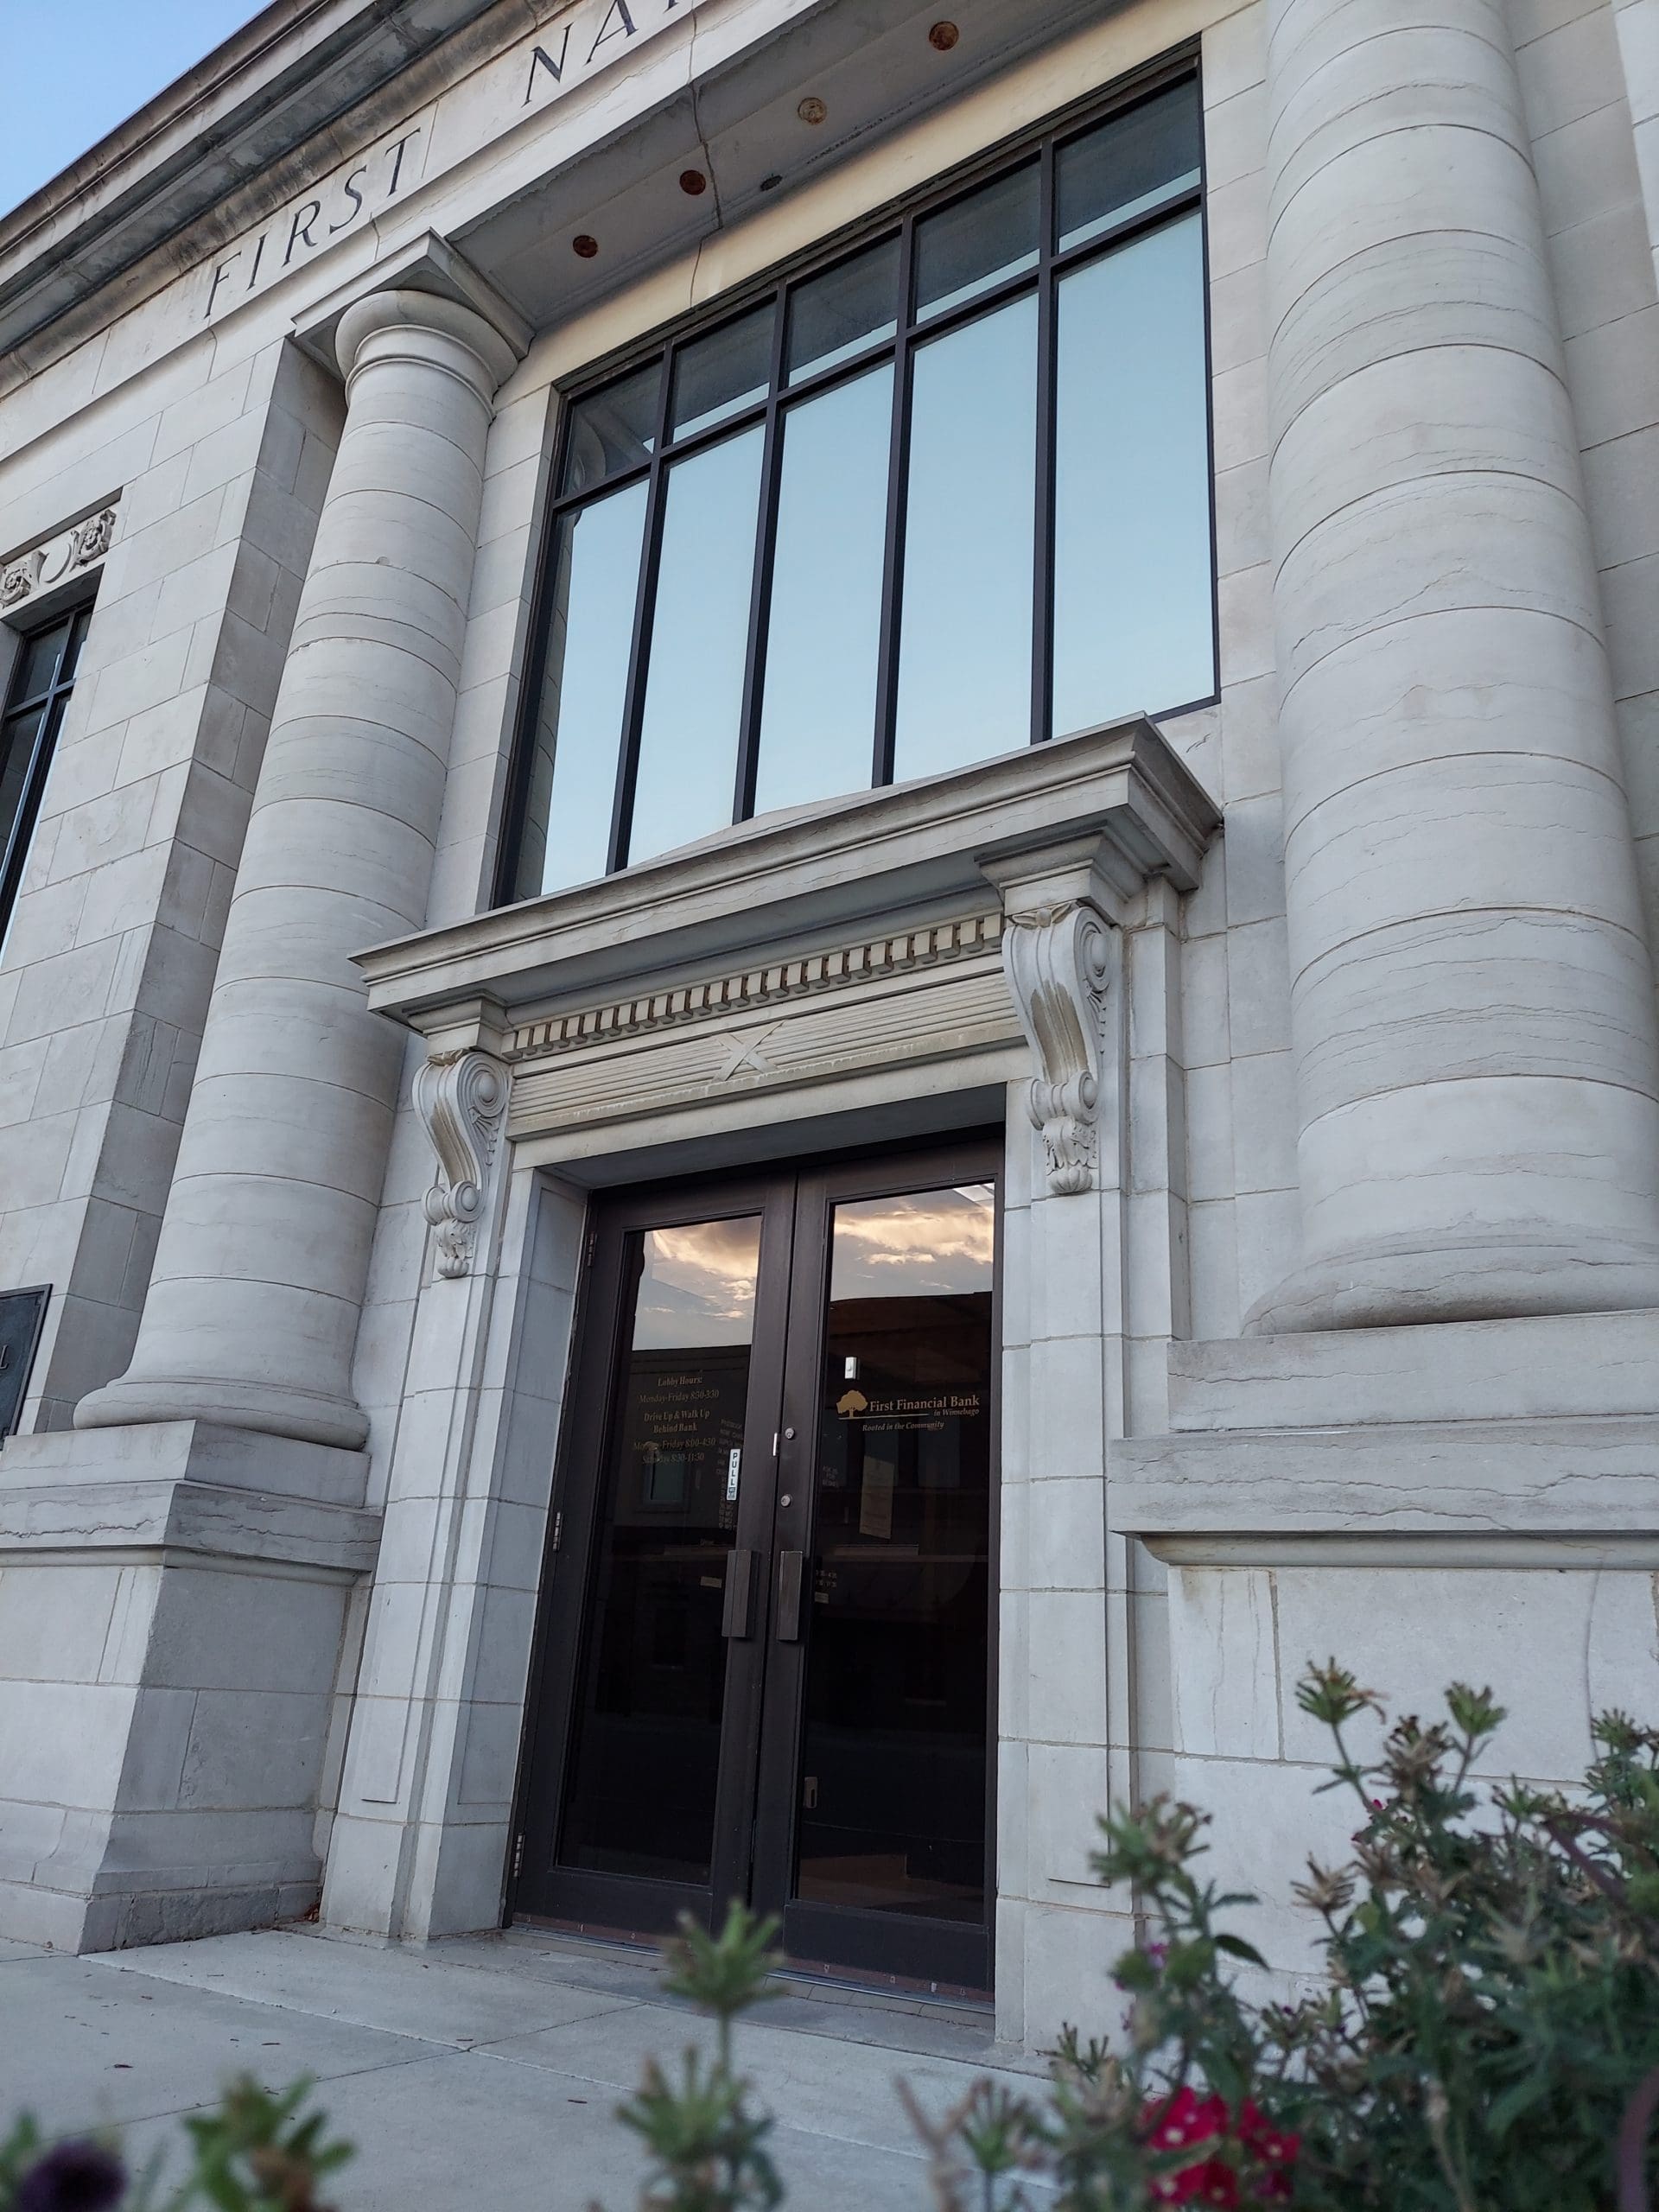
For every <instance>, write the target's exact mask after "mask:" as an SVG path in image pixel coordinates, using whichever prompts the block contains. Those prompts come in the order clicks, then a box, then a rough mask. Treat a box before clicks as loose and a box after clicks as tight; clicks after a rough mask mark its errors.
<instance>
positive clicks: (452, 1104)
mask: <svg viewBox="0 0 1659 2212" xmlns="http://www.w3.org/2000/svg"><path fill="white" fill-rule="evenodd" d="M511 1082H512V1077H511V1074H510V1071H509V1070H508V1069H507V1068H506V1066H505V1065H504V1064H503V1063H502V1062H501V1061H500V1060H498V1059H497V1058H495V1056H494V1054H493V1052H480V1051H478V1050H477V1049H476V1047H474V1046H466V1047H464V1048H462V1049H461V1050H460V1051H456V1052H435V1053H434V1054H433V1055H432V1057H431V1058H429V1059H427V1060H423V1062H422V1064H421V1065H420V1066H419V1068H417V1069H416V1073H415V1084H414V1097H415V1110H416V1113H417V1114H418V1115H419V1116H420V1117H421V1121H422V1122H423V1125H424V1127H425V1129H426V1134H427V1135H428V1137H429V1139H430V1141H431V1145H432V1149H433V1150H434V1152H435V1153H436V1154H437V1155H438V1173H437V1179H436V1180H435V1182H434V1184H433V1185H432V1187H431V1189H430V1190H429V1192H427V1194H426V1198H425V1199H424V1201H423V1206H424V1211H425V1213H426V1217H427V1219H428V1221H429V1222H430V1223H431V1224H432V1226H433V1228H434V1229H435V1230H436V1231H437V1244H438V1260H437V1272H438V1274H440V1275H441V1276H444V1277H448V1278H452V1279H453V1278H454V1277H456V1276H460V1275H464V1274H468V1273H469V1272H470V1271H471V1268H472V1264H473V1245H474V1241H475V1238H476V1236H477V1232H478V1224H479V1222H480V1218H481V1217H482V1215H483V1211H484V1185H485V1183H486V1180H487V1179H488V1176H489V1171H490V1164H491V1162H492V1161H493V1160H494V1158H495V1151H496V1146H497V1145H498V1143H499V1141H500V1136H501V1130H502V1127H503V1125H504V1123H505V1120H506V1114H507V1094H508V1090H509V1089H510V1087H511Z"/></svg>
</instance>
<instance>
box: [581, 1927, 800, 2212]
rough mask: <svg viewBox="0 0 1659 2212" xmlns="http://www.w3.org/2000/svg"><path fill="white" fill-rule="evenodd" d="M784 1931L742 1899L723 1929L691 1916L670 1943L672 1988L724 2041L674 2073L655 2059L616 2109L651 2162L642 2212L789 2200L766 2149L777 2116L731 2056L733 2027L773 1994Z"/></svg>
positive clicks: (747, 2211)
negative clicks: (758, 2102)
mask: <svg viewBox="0 0 1659 2212" xmlns="http://www.w3.org/2000/svg"><path fill="white" fill-rule="evenodd" d="M777 1932H778V1923H777V1922H776V1921H775V1920H758V1919H756V1918H755V1916H753V1914H752V1913H751V1912H749V1911H748V1910H747V1907H745V1906H743V1905H741V1904H733V1905H732V1906H731V1907H730V1909H729V1910H728V1913H727V1916H726V1920H725V1924H724V1926H723V1927H722V1928H721V1931H720V1933H719V1935H718V1936H710V1935H709V1933H708V1932H707V1931H706V1930H705V1929H702V1928H699V1927H698V1926H697V1925H696V1923H695V1922H694V1921H693V1920H691V1919H690V1916H682V1918H681V1922H680V1934H679V1936H677V1939H676V1940H675V1941H674V1942H672V1943H671V1944H670V1945H669V1946H668V1947H667V1951H668V1962H669V1973H668V1974H667V1976H666V1977H665V1979H664V1985H663V1986H664V1989H665V1990H666V1991H667V1992H668V1993H669V1994H670V1995H671V1996H675V1997H685V1998H689V1999H690V2000H691V2002H692V2003H693V2004H695V2005H697V2006H698V2007H699V2008H700V2009H701V2010H702V2012H706V2013H708V2014H709V2016H710V2017H711V2018H713V2020H714V2022H715V2055H714V2056H713V2058H712V2059H709V2058H705V2057H704V2056H703V2055H702V2053H701V2052H700V2051H699V2050H697V2048H696V2045H695V2044H693V2045H690V2046H689V2047H688V2048H687V2050H686V2051H685V2053H684V2055H683V2058H682V2060H681V2066H680V2072H679V2074H678V2075H677V2078H675V2079H674V2080H671V2079H670V2078H669V2076H668V2075H666V2074H665V2073H664V2070H663V2069H662V2068H661V2067H660V2066H659V2065H658V2063H657V2061H656V2060H655V2059H649V2060H647V2062H646V2064H645V2078H644V2080H643V2081H642V2082H641V2083H640V2086H639V2089H638V2090H637V2091H636V2092H635V2094H633V2096H632V2097H631V2098H630V2099H629V2100H628V2101H627V2102H626V2104H624V2105H620V2106H619V2107H618V2108H617V2117H618V2119H619V2120H621V2121H622V2122H623V2124H624V2126H627V2127H631V2128H632V2130H633V2132H634V2133H635V2134H636V2135H638V2136H639V2139H641V2141H642V2142H643V2143H644V2144H645V2147H646V2149H647V2150H648V2151H649V2152H650V2153H651V2156H652V2172H651V2173H650V2174H649V2176H648V2177H647V2179H646V2182H645V2188H644V2190H642V2192H641V2195H640V2199H639V2202H640V2205H641V2208H642V2212H751V2208H758V2212H770V2208H771V2207H772V2206H774V2205H777V2204H780V2203H782V2202H783V2196H784V2189H783V2183H781V2182H780V2181H779V2178H778V2172H777V2169H776V2168H775V2167H774V2166H773V2164H772V2159H771V2158H770V2156H769V2155H768V2153H767V2151H766V2136H767V2134H768V2133H770V2132H771V2129H772V2119H771V2116H770V2114H767V2113H758V2112H756V2111H755V2110H754V2109H753V2106H752V2105H751V2102H750V2088H749V2084H748V2083H747V2082H746V2081H744V2080H742V2079H741V2077H740V2076H739V2075H738V2074H737V2073H736V2072H735V2070H734V2066H733V2063H732V2027H733V2024H734V2022H735V2020H736V2019H737V2018H738V2017H739V2015H740V2014H741V2013H743V2012H747V2011H748V2009H749V2007H750V2006H751V2005H757V2004H760V2002H762V2001H763V2000H764V1999H766V1998H767V1997H768V1996H770V1995H772V1990H771V1988H770V1987H769V1986H768V1985H769V1977H770V1975H771V1973H772V1968H773V1967H774V1966H776V1964H777V1962H778V1961H777V1959H776V1957H775V1955H773V1953H772V1939H773V1937H774V1936H776V1935H777Z"/></svg>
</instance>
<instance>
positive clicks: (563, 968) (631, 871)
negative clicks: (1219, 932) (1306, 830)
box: [357, 715, 1221, 1029]
mask: <svg viewBox="0 0 1659 2212" xmlns="http://www.w3.org/2000/svg"><path fill="white" fill-rule="evenodd" d="M1220 821H1221V817H1220V813H1219V810H1217V806H1216V804H1215V803H1214V801H1213V800H1211V798H1210V796H1209V794H1208V793H1207V792H1206V791H1205V790H1204V788H1203V786H1202V785H1200V784H1199V783H1198V779H1197V778H1196V777H1195V776H1194V775H1193V774H1192V771H1191V770H1190V769H1189V768H1188V767H1187V766H1186V765H1185V762H1184V761H1183V760H1181V758H1180V756H1179V753H1176V752H1175V750H1174V748H1173V747H1172V746H1171V745H1170V744H1169V742H1168V741H1167V740H1166V738H1165V737H1164V736H1163V734H1162V733H1161V732H1160V730H1159V729H1158V728H1156V727H1155V726H1154V724H1153V723H1151V722H1149V721H1147V720H1146V719H1145V717H1144V716H1141V715H1134V716H1130V717H1128V718H1126V719H1125V720H1123V721H1118V722H1113V723H1109V724H1106V725H1104V726H1103V728H1099V729H1096V730H1090V731H1085V732H1084V733H1082V734H1079V735H1077V736H1076V737H1070V738H1065V739H1062V740H1060V741H1057V742H1055V743H1053V744H1050V745H1046V746H1037V747H1027V748H1024V749H1022V750H1020V752H1017V753H1006V754H1003V755H1002V756H1001V757H1000V758H999V759H996V760H989V761H986V762H984V763H982V764H981V765H980V766H976V767H973V768H969V769H964V770H961V771H958V772H956V773H954V774H952V775H949V776H944V777H936V778H931V779H927V780H925V781H921V782H917V783H911V784H903V785H893V786H892V787H891V788H889V789H887V790H881V791H868V792H862V793H859V794H856V795H855V796H853V797H850V798H842V799H837V800H836V801H834V802H833V803H831V804H827V805H825V806H823V807H818V808H815V809H812V810H809V811H806V812H804V813H800V814H795V815H789V816H784V817H770V818H763V819H761V820H760V821H758V822H754V823H746V824H743V825H741V826H740V827H739V828H737V829H732V830H728V831H726V832H724V833H722V834H721V836H719V837H717V838H713V839H710V840H709V841H707V842H704V843H702V844H698V845H695V846H690V847H687V848H684V849H681V850H680V851H678V852H675V853H669V854H665V855H663V856H662V857H661V858H659V859H657V860H652V861H643V862H641V863H640V864H639V866H638V867H635V868H627V869H625V870H623V871H622V872H621V873H620V874H617V875H613V876H607V877H605V878H603V879H601V880H599V881H597V882H594V883H589V884H584V885H582V886H579V887H577V888H575V890H571V891H564V892H559V893H555V894H553V895H552V896H550V897H548V898H544V899H529V900H526V901H524V903H523V904H522V905H519V906H506V907H498V908H495V909H493V910H492V911H490V912H486V913H482V914H479V915H475V916H474V917H472V918H470V919H469V920H467V921H465V922H462V923H459V924H455V925H452V926H450V927H448V928H444V929H438V930H431V931H423V932H422V933H421V934H420V935H418V936H416V937H410V938H399V939H397V941H396V942H394V943H392V944H384V945H378V946H375V947H373V948H372V950H367V951H365V952H363V953H360V954H359V955H358V956H357V964H358V966H359V968H360V969H362V970H363V973H364V975H365V976H366V978H367V979H368V983H369V1000H370V1004H371V1005H372V1007H374V1008H375V1009H376V1010H377V1011H378V1012H379V1013H383V1014H391V1015H393V1016H394V1017H395V1018H397V1019H398V1020H404V1021H405V1022H407V1023H409V1024H410V1027H415V1028H420V1029H428V1028H430V1027H434V1026H435V1021H436V1018H437V1017H438V1016H439V1015H440V1014H441V1013H442V1009H443V1008H444V1007H447V1006H450V1005H453V1004H454V1002H455V1001H457V1000H460V999H464V998H467V997H472V996H476V995H478V994H479V993H480V992H484V993H487V994H488V995H490V996H491V997H492V998H493V999H495V1000H497V1001H499V1002H500V1003H501V1004H502V1005H503V1006H505V1007H506V1008H507V1009H508V1011H509V1014H510V1015H512V1016H514V1017H515V1018H523V1017H524V1014H528V1013H529V1011H530V1010H531V1009H532V1008H536V1007H539V1006H543V1005H546V1004H547V1002H548V1001H564V1002H565V1003H566V1004H569V1005H571V1006H578V1005H581V1004H582V1003H584V1002H585V1003H589V1004H591V1003H594V1002H595V1001H601V1000H602V999H603V998H604V997H605V996H606V995H614V996H615V997H617V998H618V999H620V998H622V997H623V996H625V995H629V988H630V986H631V985H632V986H634V987H635V988H636V991H637V989H638V988H639V986H644V988H645V989H646V990H647V991H648V990H649V989H651V988H659V987H660V983H661V982H662V981H663V980H664V979H666V978H668V977H671V976H676V975H678V976H684V975H687V974H690V975H694V976H695V975H696V974H697V973H698V972H699V971H701V972H702V973H703V974H707V973H708V972H709V970H710V969H715V968H716V967H717V966H719V965H721V964H723V963H727V962H731V963H740V962H742V961H743V960H744V958H745V956H746V955H748V954H751V953H753V952H757V951H760V950H761V949H762V948H765V949H766V952H767V953H769V952H770V950H771V948H772V947H773V946H778V947H780V948H781V947H783V946H785V945H788V944H791V943H792V944H796V945H801V944H806V945H810V944H811V943H812V942H813V940H814V939H815V938H816V939H817V942H818V943H820V944H822V943H823V942H825V941H826V940H829V939H830V938H834V940H835V941H837V942H840V943H849V942H852V941H853V940H854V939H855V938H856V936H857V934H858V932H859V925H860V924H864V925H866V926H867V927H869V928H880V927H891V926H893V925H895V924H897V923H898V922H899V920H900V919H901V918H908V917H911V916H914V917H916V918H918V919H919V918H921V917H922V916H923V915H924V914H929V915H938V914H944V915H947V916H948V915H950V914H951V913H952V912H957V913H960V912H963V911H964V910H965V909H967V908H968V907H969V905H970V904H971V903H972V902H973V901H974V900H976V899H982V897H983V895H984V892H985V887H986V884H987V881H988V880H996V879H997V878H998V877H999V876H1001V874H1004V873H1006V872H1007V871H1006V868H1005V863H1007V862H1010V861H1015V860H1017V858H1018V857H1019V856H1020V855H1022V854H1024V853H1027V852H1030V853H1039V852H1043V851H1046V850H1052V849H1054V848H1055V847H1056V846H1058V845H1059V844H1061V843H1062V842H1064V841H1065V840H1067V839H1068V838H1069V839H1077V838H1084V839H1087V840H1089V841H1090V845H1091V849H1098V851H1099V853H1100V854H1101V855H1102V856H1103V859H1104V860H1105V861H1108V862H1109V863H1110V864H1112V865H1113V866H1115V868H1116V870H1117V872H1118V874H1119V875H1120V879H1121V881H1122V886H1123V888H1124V889H1125V890H1126V891H1127V890H1129V889H1132V888H1133V887H1134V885H1135V884H1136V883H1138V882H1141V881H1144V880H1146V878H1147V877H1148V876H1152V875H1163V876H1167V877H1168V878H1169V880H1171V881H1172V882H1173V884H1174V886H1175V887H1176V888H1177V889H1178V890H1181V891H1191V890H1192V889H1195V888H1196V887H1197V884H1198V869H1199V864H1200V861H1201V858H1202V855H1203V852H1204V849H1205V846H1206V845H1207V844H1208V843H1209V842H1210V840H1211V838H1212V837H1213V836H1214V835H1215V833H1216V831H1217V829H1218V828H1219V826H1220ZM560 1010H563V1009H562V1008H561V1009H560Z"/></svg>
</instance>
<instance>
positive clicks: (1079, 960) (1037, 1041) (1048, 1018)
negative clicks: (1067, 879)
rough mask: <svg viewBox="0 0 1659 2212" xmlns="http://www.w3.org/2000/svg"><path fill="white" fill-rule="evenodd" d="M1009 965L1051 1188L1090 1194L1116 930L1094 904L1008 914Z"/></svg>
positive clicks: (1030, 1105) (1070, 902)
mask: <svg viewBox="0 0 1659 2212" xmlns="http://www.w3.org/2000/svg"><path fill="white" fill-rule="evenodd" d="M1002 959H1003V965H1004V969H1005V970H1006V972H1007V979H1008V987H1009V988H1010V989H1011V990H1012V992H1013V994H1014V1005H1015V1007H1017V1008H1018V1010H1019V1014H1020V1027H1022V1028H1023V1029H1024V1031H1025V1033H1026V1041H1027V1043H1028V1044H1029V1045H1030V1046H1031V1049H1032V1053H1033V1057H1034V1058H1035V1060H1036V1062H1037V1070H1038V1072H1037V1074H1036V1075H1035V1076H1034V1077H1033V1079H1032V1083H1031V1088H1030V1090H1029V1092H1028V1093H1027V1110H1028V1112H1029V1113H1030V1116H1031V1119H1032V1124H1033V1128H1036V1129H1038V1130H1039V1132H1040V1133H1041V1135H1042V1140H1043V1153H1044V1157H1045V1160H1046V1165H1047V1171H1048V1187H1049V1189H1050V1190H1051V1191H1052V1192H1054V1194H1055V1196H1056V1197H1058V1198H1065V1197H1070V1196H1073V1195H1075V1194H1077V1192H1084V1191H1090V1190H1092V1189H1093V1188H1094V1185H1095V1178H1096V1170H1097V1166H1098V1161H1099V1117H1100V1091H1101V1082H1102V1066H1101V1060H1102V1041H1101V1040H1102V1037H1103V1031H1104V1019H1105V1007H1106V999H1107V995H1108V993H1109V989H1110V987H1111V974H1112V925H1111V924H1110V923H1109V921H1108V920H1107V919H1106V918H1105V917H1104V915H1103V913H1102V912H1100V909H1099V908H1098V907H1097V906H1094V905H1092V904H1091V903H1090V901H1089V900H1087V899H1057V900H1054V901H1052V902H1051V903H1048V904H1046V905H1043V906H1031V907H1027V908H1026V909H1025V910H1024V911H1022V912H1011V913H1010V914H1009V915H1008V916H1007V927H1006V930H1005V931H1004V935H1003V938H1002Z"/></svg>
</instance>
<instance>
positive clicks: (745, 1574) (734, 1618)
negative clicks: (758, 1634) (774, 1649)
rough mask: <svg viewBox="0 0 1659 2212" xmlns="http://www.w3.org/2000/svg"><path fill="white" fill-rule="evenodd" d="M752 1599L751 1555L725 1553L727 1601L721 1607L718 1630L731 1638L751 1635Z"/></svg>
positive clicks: (746, 1553)
mask: <svg viewBox="0 0 1659 2212" xmlns="http://www.w3.org/2000/svg"><path fill="white" fill-rule="evenodd" d="M753 1599H754V1554H753V1552H745V1551H731V1552H728V1554H726V1602H725V1604H724V1605H723V1606H722V1608H721V1617H720V1632H721V1635H722V1636H729V1637H734V1638H738V1637H747V1636H753V1633H754V1628H753V1621H752V1619H751V1616H752V1614H753V1609H754V1608H753Z"/></svg>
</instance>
